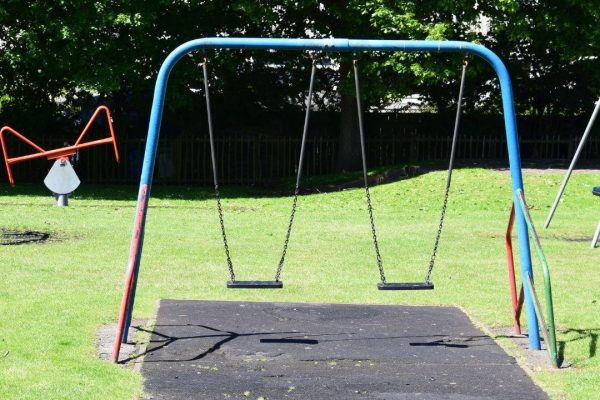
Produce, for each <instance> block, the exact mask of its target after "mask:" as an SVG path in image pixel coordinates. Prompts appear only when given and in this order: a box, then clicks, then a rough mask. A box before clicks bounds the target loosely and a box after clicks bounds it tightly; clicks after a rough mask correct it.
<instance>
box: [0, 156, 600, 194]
mask: <svg viewBox="0 0 600 400" xmlns="http://www.w3.org/2000/svg"><path fill="white" fill-rule="evenodd" d="M523 167H524V168H537V169H544V168H557V167H558V168H560V167H562V164H561V165H560V166H559V165H556V164H555V165H552V164H550V163H524V164H523ZM588 167H589V166H588ZM596 167H598V166H597V165H596ZM446 168H447V162H445V161H443V162H423V163H419V164H411V165H409V164H405V165H395V166H386V167H380V168H375V169H371V170H370V171H369V185H370V186H377V185H385V184H389V183H393V182H397V181H401V180H406V179H412V178H415V177H418V176H421V175H424V174H427V173H430V172H434V171H445V170H446ZM474 168H487V169H496V170H497V169H500V170H505V169H507V163H506V162H483V163H482V162H462V163H457V164H456V165H455V170H460V169H474ZM294 184H295V177H289V178H285V179H283V180H281V181H280V182H278V183H277V184H271V185H268V186H267V185H263V186H260V185H248V186H236V185H228V184H221V187H220V190H221V197H223V198H225V199H236V198H276V197H287V196H291V195H292V194H293V191H294ZM363 185H364V182H363V178H362V171H353V172H344V173H340V174H332V175H322V176H304V177H303V178H302V183H301V193H302V194H310V193H330V192H338V191H342V190H346V189H353V188H361V187H363ZM137 192H138V185H132V184H129V185H125V184H123V185H119V184H117V185H108V184H107V185H99V184H86V183H83V184H82V185H81V186H80V187H79V188H78V189H77V191H75V193H74V194H73V199H80V200H115V201H131V202H135V200H136V198H137ZM0 196H4V197H7V198H10V197H12V196H20V197H28V196H42V197H43V196H49V197H50V196H51V194H50V192H49V191H48V190H47V189H46V188H45V187H44V185H43V184H42V183H41V182H40V183H38V184H35V183H23V184H17V185H16V186H14V187H11V186H9V185H8V184H0ZM151 196H152V198H155V199H159V200H209V199H213V198H214V190H213V188H212V187H211V186H210V185H205V186H199V185H192V184H190V185H171V184H164V183H159V182H155V183H153V185H152V193H151ZM2 203H9V201H4V202H2Z"/></svg>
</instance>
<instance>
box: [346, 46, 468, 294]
mask: <svg viewBox="0 0 600 400" xmlns="http://www.w3.org/2000/svg"><path fill="white" fill-rule="evenodd" d="M468 64H469V63H468V56H465V60H464V62H463V68H462V73H461V78H460V89H459V92H458V100H457V107H456V118H455V120H454V132H453V134H452V146H451V149H450V161H449V163H448V174H447V176H446V189H445V192H444V201H443V203H442V210H441V212H440V222H439V225H438V230H437V233H436V236H435V242H434V245H433V251H432V254H431V258H430V260H429V267H428V269H427V274H426V275H425V280H424V281H423V282H399V283H390V282H387V279H386V277H385V270H384V268H383V261H382V259H381V254H380V252H379V242H378V241H377V231H376V229H375V219H374V218H373V205H372V203H371V192H370V190H369V182H368V178H367V157H366V152H365V134H364V125H363V119H362V107H361V101H360V84H359V79H358V66H357V61H356V59H355V60H354V63H353V67H354V86H355V90H356V108H357V112H358V128H359V134H360V150H361V156H362V167H363V177H364V181H365V192H366V198H367V209H368V210H369V219H370V221H371V233H372V237H373V246H374V248H375V255H376V257H377V267H378V268H379V276H380V278H381V282H379V283H378V284H377V288H378V289H379V290H432V289H433V288H434V285H433V283H432V282H431V280H430V279H431V273H432V272H433V267H434V265H435V258H436V255H437V250H438V247H439V244H440V239H441V236H442V230H443V227H444V217H445V215H446V207H447V205H448V196H449V194H450V183H451V182H452V168H453V165H454V154H455V152H456V139H457V137H458V129H459V126H460V116H461V110H462V100H463V94H464V90H465V77H466V75H467V66H468Z"/></svg>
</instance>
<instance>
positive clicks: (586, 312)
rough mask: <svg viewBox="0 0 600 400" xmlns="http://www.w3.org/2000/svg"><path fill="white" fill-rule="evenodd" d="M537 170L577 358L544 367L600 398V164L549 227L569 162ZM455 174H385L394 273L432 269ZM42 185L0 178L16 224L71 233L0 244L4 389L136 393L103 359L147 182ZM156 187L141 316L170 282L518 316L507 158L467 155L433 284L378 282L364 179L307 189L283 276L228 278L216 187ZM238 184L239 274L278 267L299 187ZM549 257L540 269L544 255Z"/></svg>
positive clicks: (216, 295)
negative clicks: (281, 190)
mask: <svg viewBox="0 0 600 400" xmlns="http://www.w3.org/2000/svg"><path fill="white" fill-rule="evenodd" d="M524 178H525V189H526V194H527V201H528V203H529V205H530V206H532V207H533V209H532V215H533V217H534V220H535V222H536V226H537V228H538V231H539V232H540V234H541V236H542V244H543V245H544V249H545V251H546V256H547V258H548V261H549V263H550V267H551V271H552V279H553V284H554V287H553V289H554V302H555V308H556V311H555V315H556V323H557V327H558V330H559V334H558V340H559V342H560V347H561V349H562V350H561V352H562V353H563V354H564V357H565V358H566V359H567V360H568V361H570V362H572V363H573V368H570V369H568V370H563V371H558V372H557V371H547V370H537V371H535V372H534V375H535V379H536V381H537V382H539V383H540V384H541V385H542V386H543V387H544V388H545V389H546V390H547V391H548V392H549V393H551V395H552V396H553V398H569V399H590V398H598V392H597V388H598V385H599V383H600V378H599V377H600V356H598V355H597V352H598V349H597V346H598V343H597V342H598V335H600V320H599V317H598V316H599V315H600V274H599V273H598V271H597V268H596V267H597V266H598V259H599V257H600V249H597V250H591V249H590V248H589V246H590V243H589V242H590V240H589V239H591V235H592V234H593V232H594V229H595V227H596V224H597V222H598V219H599V218H600V213H599V212H598V211H599V210H600V207H599V204H598V199H597V198H593V196H592V195H591V188H592V186H594V185H598V184H600V174H591V173H581V172H577V173H575V175H574V176H573V177H572V180H571V183H570V184H569V187H568V189H567V192H566V195H565V197H564V201H563V202H562V204H561V206H560V208H559V209H558V212H557V214H556V216H555V219H554V222H553V225H552V227H551V229H550V230H543V226H542V225H543V222H544V219H545V217H546V215H547V212H548V210H549V207H550V205H551V203H552V200H553V198H554V195H555V193H556V191H557V189H558V186H559V184H560V181H561V179H562V175H561V174H545V173H536V172H526V173H525V176H524ZM444 180H445V172H443V171H439V172H431V173H427V174H425V175H422V176H418V177H415V178H411V179H407V180H403V181H399V182H395V183H391V184H387V185H381V186H377V187H374V188H373V189H372V194H373V201H374V204H375V218H376V223H377V225H378V230H379V236H380V245H381V251H382V256H383V261H384V264H385V266H386V268H387V271H388V275H389V280H390V281H396V280H408V281H411V280H420V279H422V277H423V275H424V273H425V269H426V266H427V262H428V259H429V256H430V252H431V247H432V245H433V239H434V235H435V231H436V228H437V219H438V214H439V208H440V206H441V201H442V195H443V186H444ZM40 186H41V185H36V186H28V185H17V187H15V188H9V187H7V186H2V187H0V218H1V221H2V224H1V226H2V227H4V228H10V229H13V228H23V229H32V230H41V231H51V232H54V233H56V234H57V235H58V236H59V237H60V238H63V239H64V241H57V242H48V243H45V244H42V245H27V246H2V247H1V252H0V279H1V281H0V299H1V301H0V316H1V318H0V398H2V399H42V398H43V399H78V400H80V399H131V398H135V397H136V396H139V395H140V393H141V392H142V379H141V376H140V375H139V374H138V373H136V372H134V371H132V370H129V369H125V368H122V367H119V366H115V365H112V364H110V363H108V362H104V361H100V360H98V359H97V358H96V356H95V335H96V331H97V329H98V327H99V326H101V325H103V324H110V323H114V322H115V321H116V318H117V312H118V307H119V303H120V299H121V294H122V284H123V274H124V269H125V265H126V261H127V254H128V249H129V239H130V235H131V226H132V222H133V213H134V209H133V207H134V204H135V201H134V199H135V196H136V191H137V189H136V188H134V187H99V186H91V185H83V186H82V188H80V189H79V190H78V191H77V195H76V196H75V197H74V198H73V199H72V200H71V206H70V207H68V208H63V209H60V208H57V207H54V206H52V204H51V198H50V197H49V196H48V195H47V194H46V193H45V190H44V189H43V188H40ZM153 196H154V197H153V198H152V200H151V202H150V205H151V207H153V206H154V207H153V208H151V209H150V210H149V214H148V221H147V230H146V236H145V239H146V240H145V244H144V255H143V258H142V266H141V273H140V282H139V286H138V295H137V302H136V308H135V317H136V318H150V317H152V316H153V315H154V313H155V311H156V302H157V300H158V299H160V298H180V299H183V298H185V299H214V300H256V301H262V300H269V301H303V302H304V301H306V302H334V303H377V304H433V305H436V304H447V305H457V306H460V307H463V308H464V309H465V310H466V311H467V312H468V313H469V315H470V316H471V317H472V318H473V319H474V320H475V321H476V322H477V323H481V324H484V325H485V326H487V327H490V328H500V327H510V326H511V325H512V324H511V317H510V301H509V297H508V293H509V292H508V285H507V273H506V259H505V252H504V243H503V235H504V230H505V227H506V221H507V217H508V212H509V209H510V202H511V197H510V176H509V174H508V173H507V172H504V171H492V170H484V169H466V168H465V169H460V170H457V171H456V173H455V176H454V180H453V188H452V195H451V198H450V202H449V206H448V207H449V208H448V215H447V220H446V228H445V231H444V234H443V237H442V244H441V246H440V250H439V253H438V265H437V267H436V269H435V270H434V274H433V281H434V282H435V284H436V290H435V291H433V292H426V293H423V292H414V293H412V292H381V291H377V290H376V289H375V284H376V283H377V281H378V272H377V267H376V263H375V259H374V254H373V248H372V243H371V238H370V229H369V220H368V214H367V209H366V205H365V201H364V192H363V190H360V189H357V190H348V191H344V192H339V193H330V194H319V195H310V196H303V197H301V199H300V201H299V209H298V213H297V215H296V218H297V219H296V225H295V226H294V232H293V234H292V241H291V243H290V248H289V252H288V258H287V262H286V266H285V270H284V273H283V280H284V281H285V285H286V287H285V289H284V290H280V291H230V290H229V291H228V290H227V289H226V288H225V281H226V280H227V268H226V266H225V262H224V255H223V251H222V247H221V238H220V232H219V227H218V220H217V215H216V212H215V204H214V200H213V198H212V194H211V192H210V190H208V189H189V188H176V187H159V186H156V187H154V188H153ZM224 196H225V200H224V210H225V219H226V223H227V226H228V235H229V241H230V246H231V252H232V256H233V259H234V263H235V264H236V266H237V268H238V279H240V280H243V279H252V278H254V279H260V278H264V279H271V278H272V275H273V272H274V269H275V266H276V263H277V261H278V258H279V256H280V251H281V246H282V241H283V237H284V234H285V228H286V224H287V218H288V214H289V208H290V200H291V199H290V198H289V197H277V196H274V197H269V196H266V195H265V193H264V192H261V191H258V190H251V189H244V190H229V191H225V193H224ZM157 206H162V207H157ZM536 261H537V260H536ZM535 272H536V273H537V275H538V276H540V270H539V266H538V264H537V262H536V263H535ZM540 281H541V279H540ZM331 282H334V283H335V284H334V285H332V284H331ZM6 352H8V354H7V355H5V356H3V355H4V354H6Z"/></svg>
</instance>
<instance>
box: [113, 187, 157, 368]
mask: <svg viewBox="0 0 600 400" xmlns="http://www.w3.org/2000/svg"><path fill="white" fill-rule="evenodd" d="M147 196H148V185H144V186H143V187H142V190H141V191H140V195H139V198H138V210H137V213H136V216H135V229H134V231H133V240H132V244H131V249H130V251H129V261H128V263H127V272H126V274H125V288H124V289H123V298H122V299H121V308H120V310H119V322H118V323H117V334H116V336H115V341H114V344H113V351H112V361H113V362H115V363H116V362H118V361H119V353H120V352H121V338H122V337H123V329H124V326H125V320H126V318H127V307H128V306H129V298H130V296H131V288H132V284H133V279H134V272H135V265H136V258H137V257H138V253H139V252H138V249H139V247H140V243H141V237H142V225H143V223H144V214H145V211H146V206H147V204H148V202H147ZM132 311H133V310H132Z"/></svg>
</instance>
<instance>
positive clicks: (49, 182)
mask: <svg viewBox="0 0 600 400" xmlns="http://www.w3.org/2000/svg"><path fill="white" fill-rule="evenodd" d="M102 111H103V112H104V114H105V115H106V120H107V122H108V129H109V131H110V137H107V138H104V139H98V140H93V141H90V142H83V138H84V137H85V135H86V134H87V133H88V132H89V130H90V128H91V126H92V124H93V123H94V121H95V120H96V118H97V117H98V116H99V115H100V112H102ZM5 132H8V133H10V134H12V135H13V136H15V137H17V138H18V139H20V140H22V141H23V142H25V143H26V144H28V145H29V146H31V147H33V148H34V149H35V150H36V152H35V153H31V154H26V155H23V156H18V157H12V158H11V157H9V156H8V150H7V146H6V139H5V137H4V133H5ZM0 142H1V143H2V153H3V155H4V164H5V166H6V172H7V174H8V181H9V182H10V184H11V185H13V186H14V184H15V180H14V178H13V174H12V169H11V166H12V165H13V164H17V163H20V162H23V161H29V160H34V159H37V158H44V157H45V158H46V159H48V160H54V164H53V165H52V168H50V172H48V175H47V176H46V178H45V179H44V184H45V185H46V187H47V188H48V189H50V191H52V193H54V195H55V197H56V204H57V205H58V206H67V205H68V196H69V194H71V193H72V192H73V191H74V190H75V189H77V187H78V186H79V184H80V183H81V181H80V180H79V178H78V177H77V174H76V173H75V170H74V169H73V166H72V165H71V163H70V162H69V157H71V156H74V155H75V154H77V153H78V152H79V150H80V149H84V148H88V147H93V146H99V145H103V144H112V145H113V148H114V151H115V158H116V160H117V162H119V150H118V148H117V138H116V136H115V132H114V129H113V125H112V118H111V116H110V111H109V109H108V107H106V106H100V107H98V108H97V109H96V111H95V112H94V114H93V115H92V117H91V118H90V119H89V121H88V123H87V124H86V126H85V128H83V131H82V132H81V134H80V135H79V137H78V138H77V140H76V141H75V144H74V145H72V146H65V147H61V148H58V149H53V150H44V149H43V148H42V147H40V146H38V145H37V144H35V143H34V142H33V141H31V140H29V139H27V138H26V137H25V136H24V135H22V134H20V133H19V132H17V131H16V130H14V129H13V128H11V127H10V126H4V127H3V128H2V129H0Z"/></svg>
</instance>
